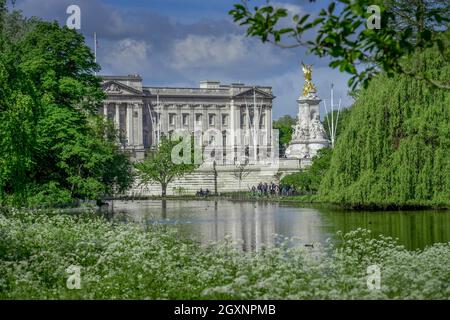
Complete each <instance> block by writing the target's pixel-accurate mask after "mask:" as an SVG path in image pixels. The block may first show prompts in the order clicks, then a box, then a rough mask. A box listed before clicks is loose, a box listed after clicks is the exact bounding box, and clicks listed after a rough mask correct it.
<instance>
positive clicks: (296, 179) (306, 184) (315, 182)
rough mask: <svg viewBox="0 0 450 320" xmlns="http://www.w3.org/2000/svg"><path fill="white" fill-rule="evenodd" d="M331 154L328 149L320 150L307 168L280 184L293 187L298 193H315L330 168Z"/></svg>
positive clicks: (289, 176)
mask: <svg viewBox="0 0 450 320" xmlns="http://www.w3.org/2000/svg"><path fill="white" fill-rule="evenodd" d="M332 153H333V152H332V150H331V149H330V148H323V149H320V150H319V151H318V152H317V155H316V156H314V158H313V159H312V164H311V166H310V167H309V168H307V169H305V170H303V171H300V172H297V173H293V174H290V175H287V176H286V177H284V178H283V179H282V180H281V183H282V184H286V185H293V186H295V189H296V190H297V192H300V193H316V192H317V191H318V190H319V187H320V183H321V181H322V178H323V176H324V175H325V173H326V172H327V170H328V169H329V167H330V162H331V157H332Z"/></svg>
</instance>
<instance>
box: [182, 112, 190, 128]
mask: <svg viewBox="0 0 450 320" xmlns="http://www.w3.org/2000/svg"><path fill="white" fill-rule="evenodd" d="M188 125H189V113H184V114H183V126H188Z"/></svg>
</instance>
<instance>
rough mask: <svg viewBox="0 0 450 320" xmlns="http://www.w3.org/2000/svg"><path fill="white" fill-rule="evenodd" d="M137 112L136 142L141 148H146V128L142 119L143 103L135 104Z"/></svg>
mask: <svg viewBox="0 0 450 320" xmlns="http://www.w3.org/2000/svg"><path fill="white" fill-rule="evenodd" d="M134 107H135V109H136V112H137V115H138V116H137V118H136V122H137V124H136V126H135V130H136V134H135V135H134V136H135V141H134V144H135V145H137V146H138V147H139V148H144V128H143V123H142V121H143V119H142V103H136V104H135V105H134Z"/></svg>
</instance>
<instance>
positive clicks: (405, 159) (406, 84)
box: [320, 49, 450, 207]
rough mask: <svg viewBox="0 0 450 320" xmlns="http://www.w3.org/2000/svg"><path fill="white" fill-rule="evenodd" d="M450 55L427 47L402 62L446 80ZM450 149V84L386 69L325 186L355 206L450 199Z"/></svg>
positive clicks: (347, 133)
mask: <svg viewBox="0 0 450 320" xmlns="http://www.w3.org/2000/svg"><path fill="white" fill-rule="evenodd" d="M449 56H450V51H449V50H447V52H446V54H445V55H442V54H441V53H440V52H439V50H433V49H428V50H425V51H423V52H420V53H416V54H415V55H414V56H413V57H412V58H411V59H409V61H407V62H403V63H404V65H405V67H409V66H414V68H416V69H418V71H419V72H421V73H426V74H428V75H429V76H432V77H433V78H434V79H437V80H438V81H447V80H448V79H450V63H449V61H448V57H449ZM449 155H450V91H448V90H445V89H440V88H438V87H436V86H433V85H432V84H430V83H429V82H426V81H422V80H419V79H413V78H411V77H408V76H407V75H402V74H396V75H394V76H393V77H388V76H387V75H385V74H380V75H379V76H377V77H375V78H374V79H373V80H372V81H371V83H370V85H369V87H368V88H367V89H363V90H361V92H360V93H359V97H358V99H357V100H356V102H355V105H354V106H353V108H352V111H351V113H350V115H349V116H348V119H347V121H346V126H345V129H344V131H343V132H342V134H341V135H340V138H339V139H338V141H337V144H336V147H335V149H334V153H333V157H332V161H331V166H330V169H329V171H328V172H327V174H326V175H325V177H324V179H323V180H322V184H321V187H320V194H321V196H322V197H323V198H324V199H325V200H328V201H331V202H336V203H340V204H347V205H350V206H376V207H404V206H424V205H425V206H428V205H431V206H448V205H450V157H449Z"/></svg>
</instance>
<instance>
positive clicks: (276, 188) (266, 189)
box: [251, 182, 295, 196]
mask: <svg viewBox="0 0 450 320" xmlns="http://www.w3.org/2000/svg"><path fill="white" fill-rule="evenodd" d="M251 191H252V195H253V196H292V195H293V194H294V192H295V188H294V187H293V186H291V185H280V184H276V183H273V182H271V183H267V182H264V183H263V182H260V183H258V185H257V186H252V188H251Z"/></svg>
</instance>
